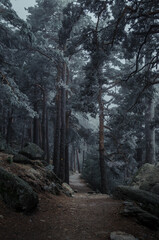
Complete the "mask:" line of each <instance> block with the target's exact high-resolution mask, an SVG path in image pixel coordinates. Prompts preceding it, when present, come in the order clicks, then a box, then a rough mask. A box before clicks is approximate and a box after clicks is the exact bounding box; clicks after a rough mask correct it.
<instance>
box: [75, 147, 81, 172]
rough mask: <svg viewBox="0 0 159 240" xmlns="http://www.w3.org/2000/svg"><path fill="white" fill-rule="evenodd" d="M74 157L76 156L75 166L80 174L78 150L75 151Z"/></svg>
mask: <svg viewBox="0 0 159 240" xmlns="http://www.w3.org/2000/svg"><path fill="white" fill-rule="evenodd" d="M76 156H77V166H78V172H79V173H80V172H81V169H80V162H79V155H78V149H76Z"/></svg>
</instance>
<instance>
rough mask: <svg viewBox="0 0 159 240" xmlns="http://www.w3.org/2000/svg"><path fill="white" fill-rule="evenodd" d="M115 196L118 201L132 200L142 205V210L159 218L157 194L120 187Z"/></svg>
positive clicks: (158, 198)
mask: <svg viewBox="0 0 159 240" xmlns="http://www.w3.org/2000/svg"><path fill="white" fill-rule="evenodd" d="M113 195H114V197H115V198H117V199H122V200H132V201H134V202H136V203H137V204H138V205H140V207H141V208H142V209H144V210H146V211H148V212H150V213H151V214H154V215H156V216H157V217H159V197H158V195H157V194H154V193H151V192H147V191H144V190H140V189H138V188H135V187H130V186H118V187H117V188H116V190H115V191H114V193H113Z"/></svg>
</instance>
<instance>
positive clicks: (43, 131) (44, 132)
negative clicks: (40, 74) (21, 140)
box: [41, 89, 46, 155]
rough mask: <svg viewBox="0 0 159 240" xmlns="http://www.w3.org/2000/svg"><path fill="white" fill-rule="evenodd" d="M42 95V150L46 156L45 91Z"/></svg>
mask: <svg viewBox="0 0 159 240" xmlns="http://www.w3.org/2000/svg"><path fill="white" fill-rule="evenodd" d="M42 94H43V111H42V123H41V125H42V126H41V127H42V149H43V150H44V152H45V155H46V92H45V89H43V90H42Z"/></svg>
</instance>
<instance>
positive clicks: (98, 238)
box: [0, 175, 159, 240]
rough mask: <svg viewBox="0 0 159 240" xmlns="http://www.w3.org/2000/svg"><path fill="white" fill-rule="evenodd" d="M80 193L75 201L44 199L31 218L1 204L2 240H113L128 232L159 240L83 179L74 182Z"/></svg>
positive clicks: (141, 237) (119, 203) (155, 233)
mask: <svg viewBox="0 0 159 240" xmlns="http://www.w3.org/2000/svg"><path fill="white" fill-rule="evenodd" d="M70 183H71V186H72V187H73V188H74V189H75V190H77V191H78V193H76V194H75V196H74V197H73V198H68V197H66V196H52V195H50V194H48V195H41V196H40V204H39V210H38V211H37V212H36V213H34V214H33V215H31V216H25V215H24V214H21V213H15V212H12V211H10V210H8V209H7V208H6V206H5V205H4V204H3V203H2V202H0V240H47V239H51V240H89V239H91V240H110V238H109V236H110V233H111V232H112V231H119V230H121V231H124V232H127V233H130V234H133V235H134V236H135V237H137V238H138V239H140V240H158V239H159V233H158V232H153V231H151V230H149V229H147V228H145V227H143V226H140V225H138V224H137V223H135V221H134V220H132V219H127V218H124V217H121V216H120V210H121V207H122V203H121V202H120V201H117V200H113V199H111V198H110V197H109V196H108V195H102V194H88V193H87V192H89V191H90V188H89V187H88V186H87V185H86V184H85V183H84V181H83V180H81V178H80V175H73V176H71V178H70Z"/></svg>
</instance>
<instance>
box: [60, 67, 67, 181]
mask: <svg viewBox="0 0 159 240" xmlns="http://www.w3.org/2000/svg"><path fill="white" fill-rule="evenodd" d="M65 84H66V63H64V64H63V85H64V86H61V141H60V172H59V177H60V178H61V180H62V181H64V180H65V161H66V158H65V146H66V89H65Z"/></svg>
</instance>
